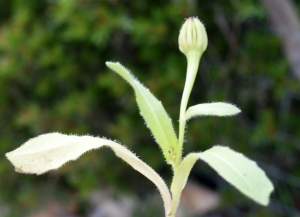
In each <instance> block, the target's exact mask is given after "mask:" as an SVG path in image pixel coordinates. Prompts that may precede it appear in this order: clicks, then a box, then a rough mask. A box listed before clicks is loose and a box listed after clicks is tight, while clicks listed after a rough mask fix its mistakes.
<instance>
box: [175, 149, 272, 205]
mask: <svg viewBox="0 0 300 217" xmlns="http://www.w3.org/2000/svg"><path fill="white" fill-rule="evenodd" d="M198 159H201V160H203V161H205V162H206V163H208V165H210V166H211V167H212V168H213V169H214V170H215V171H216V172H217V173H219V175H220V176H222V177H223V178H224V179H225V180H226V181H228V182H229V183H230V184H232V185H233V186H234V187H236V188H237V189H238V190H240V191H241V192H242V193H244V194H245V195H247V196H248V197H250V198H251V199H253V200H254V201H256V202H257V203H260V204H262V205H268V203H269V197H270V194H271V192H272V191H273V189H274V187H273V184H272V183H271V181H270V180H269V179H268V177H267V176H266V174H265V172H264V171H263V170H262V169H260V168H259V167H258V166H257V164H256V162H254V161H252V160H250V159H248V158H247V157H245V156H244V155H242V154H240V153H237V152H235V151H233V150H231V149H229V148H228V147H223V146H215V147H213V148H211V149H209V150H206V151H204V152H202V153H191V154H189V155H187V156H186V157H185V158H184V160H183V162H182V163H181V165H180V167H179V169H178V171H177V173H176V174H175V176H174V178H173V180H174V181H173V185H172V186H171V192H172V195H173V198H174V196H176V197H178V194H179V193H178V192H179V190H180V193H181V190H182V189H183V188H184V186H185V185H186V181H187V178H188V175H189V173H190V171H191V169H192V167H193V165H194V164H195V162H196V161H197V160H198ZM179 197H180V195H179Z"/></svg>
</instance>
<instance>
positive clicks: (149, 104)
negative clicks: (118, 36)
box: [106, 62, 177, 163]
mask: <svg viewBox="0 0 300 217" xmlns="http://www.w3.org/2000/svg"><path fill="white" fill-rule="evenodd" d="M106 65H107V66H108V67H109V68H111V69H112V70H113V71H115V72H116V73H118V74H119V75H120V76H121V77H123V78H124V79H125V80H126V81H127V82H128V83H129V84H130V85H131V86H132V87H133V89H134V92H135V94H136V101H137V104H138V107H139V109H140V113H141V115H142V117H143V118H144V119H145V122H146V124H147V127H148V128H149V129H150V130H151V132H152V134H153V136H154V138H155V140H156V142H157V143H158V144H159V146H160V147H161V149H162V151H163V154H164V156H165V158H166V160H167V162H168V163H171V162H172V161H173V160H172V156H173V154H174V153H173V150H174V148H175V146H176V145H177V138H176V135H175V131H174V128H173V125H172V121H171V119H170V117H169V116H168V114H167V112H166V111H165V109H164V107H163V105H162V103H161V102H160V101H159V100H158V99H157V98H156V97H155V96H154V95H153V94H152V93H151V92H150V91H149V89H147V88H146V87H145V86H143V85H142V84H141V83H140V82H139V81H138V80H137V79H136V78H134V76H133V75H132V74H131V73H130V72H129V70H127V69H126V68H125V67H123V66H122V65H121V64H120V63H112V62H106Z"/></svg>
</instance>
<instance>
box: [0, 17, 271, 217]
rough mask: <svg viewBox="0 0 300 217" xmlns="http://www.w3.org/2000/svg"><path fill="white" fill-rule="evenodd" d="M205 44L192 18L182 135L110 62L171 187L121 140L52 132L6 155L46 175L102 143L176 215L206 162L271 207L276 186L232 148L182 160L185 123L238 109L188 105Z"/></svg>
mask: <svg viewBox="0 0 300 217" xmlns="http://www.w3.org/2000/svg"><path fill="white" fill-rule="evenodd" d="M206 47H207V35H206V31H205V28H204V26H203V24H202V23H201V22H200V21H199V20H198V18H193V17H191V18H188V19H187V20H186V22H185V23H184V25H183V26H182V29H181V31H180V34H179V49H180V50H181V52H182V53H184V54H185V55H186V57H187V75H186V82H185V87H184V91H183V96H182V100H181V106H180V116H179V136H178V139H177V136H176V134H175V131H174V129H173V125H172V121H171V119H170V118H169V116H168V114H167V113H166V111H165V109H164V107H163V105H162V103H161V102H160V101H159V100H157V99H156V98H155V97H154V95H153V94H152V93H151V92H150V91H149V89H147V88H146V87H145V86H143V85H142V84H141V83H140V82H139V81H138V80H137V79H136V78H135V77H134V76H133V75H132V74H131V73H130V72H129V71H128V70H127V69H126V68H125V67H123V66H122V65H121V64H119V63H113V62H106V65H107V66H108V67H109V68H111V69H112V70H113V71H115V72H116V73H117V74H119V75H120V76H121V77H123V78H124V79H125V80H126V81H127V82H128V83H129V84H130V85H131V86H132V88H133V89H134V92H135V95H136V100H137V104H138V107H139V109H140V113H141V115H142V117H143V118H144V119H145V122H146V124H147V126H148V128H149V129H150V130H151V132H152V134H153V136H154V138H155V140H156V142H157V143H158V145H159V146H160V148H161V149H162V152H163V155H164V157H165V160H166V162H167V163H168V164H170V165H171V167H172V170H173V174H174V176H173V180H172V184H171V187H170V190H169V188H168V187H167V185H166V184H165V182H164V181H163V180H162V178H161V177H160V176H159V175H158V174H157V173H156V172H155V171H154V170H153V169H152V168H151V167H149V166H148V165H147V164H146V163H144V162H143V161H141V160H140V159H139V158H138V157H137V156H136V155H135V154H134V153H132V152H131V151H129V150H128V149H127V148H126V147H124V146H122V145H120V144H119V143H117V142H114V141H111V140H108V139H104V138H98V137H92V136H76V135H63V134H60V133H48V134H44V135H40V136H38V137H35V138H33V139H30V140H29V141H27V142H26V143H25V144H23V145H22V146H21V147H19V148H18V149H16V150H14V151H12V152H9V153H7V154H6V157H7V158H8V159H9V160H10V161H11V163H12V164H13V165H14V166H15V169H16V171H17V172H20V173H35V174H42V173H45V172H47V171H49V170H53V169H57V168H59V167H60V166H62V165H63V164H65V163H66V162H68V161H70V160H75V159H77V158H78V157H79V156H81V155H82V154H83V153H85V152H87V151H89V150H92V149H97V148H100V147H102V146H108V147H110V148H111V149H112V150H113V151H114V152H115V154H116V155H117V156H118V157H120V158H121V159H123V160H124V161H125V162H127V163H128V164H129V165H131V166H132V167H133V168H134V169H135V170H137V171H139V172H140V173H142V174H143V175H144V176H146V177H147V178H148V179H150V180H151V181H152V182H153V183H154V184H155V185H156V186H157V188H158V190H159V191H160V194H161V196H162V199H163V201H164V207H165V216H168V217H174V216H175V215H176V210H177V207H178V205H179V201H180V196H181V191H182V189H183V188H184V186H185V184H186V182H187V179H188V176H189V173H190V171H191V169H192V167H193V165H194V164H195V162H196V161H197V160H198V159H201V160H203V161H205V162H206V163H207V164H208V165H210V166H211V167H212V168H213V169H214V170H216V171H217V172H218V173H219V174H220V175H221V176H222V177H223V178H224V179H225V180H227V181H228V182H229V183H230V184H232V185H233V186H235V187H236V188H237V189H238V190H240V191H241V192H242V193H244V194H245V195H247V196H248V197H250V198H251V199H253V200H254V201H256V202H258V203H260V204H262V205H267V204H268V203H269V196H270V193H271V192H272V190H273V185H272V183H271V182H270V181H269V179H268V178H267V176H266V175H265V173H264V171H262V170H261V169H260V168H259V167H258V166H257V164H256V163H255V162H253V161H251V160H249V159H248V158H246V157H244V156H243V155H242V154H240V153H237V152H235V151H233V150H231V149H229V148H228V147H223V146H214V147H212V148H210V149H208V150H206V151H204V152H200V153H190V154H188V155H187V156H185V157H184V158H182V149H183V142H184V132H185V125H186V122H187V121H188V120H189V119H191V118H193V117H197V116H207V115H214V116H231V115H235V114H238V113H239V112H240V110H239V109H238V108H237V107H236V106H234V105H232V104H228V103H222V102H217V103H203V104H198V105H195V106H191V107H189V108H188V109H187V103H188V99H189V96H190V93H191V90H192V87H193V85H194V81H195V76H196V73H197V71H198V65H199V61H200V58H201V56H202V54H203V52H204V51H205V50H206Z"/></svg>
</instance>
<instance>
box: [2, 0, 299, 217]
mask: <svg viewBox="0 0 300 217" xmlns="http://www.w3.org/2000/svg"><path fill="white" fill-rule="evenodd" d="M299 13H300V2H299V1H292V0H243V1H239V0H229V1H219V0H210V1H206V0H169V1H159V0H143V1H130V0H122V1H121V0H60V1H58V0H30V1H23V0H0V120H1V121H0V153H1V156H2V157H1V158H0V216H7V217H19V216H22V217H23V216H25V217H62V216H63V217H119V216H123V217H126V216H128V217H129V216H133V217H135V216H136V217H137V216H144V217H153V216H163V215H164V214H163V205H162V200H161V199H160V198H159V197H158V194H157V190H156V189H155V186H154V185H153V184H152V183H151V182H150V181H148V180H147V179H146V178H144V177H143V176H142V175H140V174H139V173H137V172H136V171H134V170H133V169H132V168H131V167H129V166H128V165H127V164H124V163H123V162H122V161H121V160H119V159H118V158H116V157H115V156H114V154H113V153H112V151H111V150H109V149H101V150H100V151H92V152H89V153H87V154H85V155H84V156H83V157H81V158H80V160H78V161H76V162H71V163H68V164H67V165H65V166H63V167H62V168H60V169H59V170H56V171H51V172H49V173H47V174H44V175H41V176H36V175H24V174H18V173H16V172H15V171H14V169H13V167H12V165H10V163H9V162H8V161H7V160H6V158H5V156H4V154H5V153H6V152H9V151H11V150H13V149H15V148H17V147H19V146H20V145H21V144H23V143H24V142H25V141H27V140H28V139H29V138H32V137H35V136H37V135H39V134H42V133H46V132H62V133H66V134H71V133H72V134H79V135H83V134H91V135H95V136H97V135H99V136H103V137H107V138H112V139H117V140H118V141H120V142H121V143H122V144H125V145H126V146H128V147H129V148H130V149H131V150H133V151H134V152H135V153H137V155H138V156H140V157H141V158H142V159H143V160H144V161H145V162H147V163H148V164H149V165H150V166H152V167H153V168H154V169H155V170H156V171H158V172H159V173H160V174H161V175H162V177H163V178H164V179H165V180H166V182H167V183H168V184H169V183H170V180H171V178H172V172H171V170H170V168H169V166H167V165H165V162H164V159H163V157H162V154H161V152H160V150H159V148H158V146H157V144H155V142H154V141H153V138H152V136H151V134H150V133H149V130H148V129H147V128H146V126H145V124H144V121H143V119H142V118H141V117H140V115H139V111H138V108H137V106H136V102H135V98H134V94H133V91H132V89H131V87H130V86H129V85H128V84H127V83H126V82H125V81H124V80H122V78H120V77H119V76H118V75H116V74H115V73H114V72H112V71H110V70H109V69H108V68H106V67H105V61H108V60H110V61H120V62H121V63H123V64H124V65H125V66H126V67H128V68H129V69H131V70H132V72H133V73H134V74H135V75H136V76H137V77H138V79H139V80H140V81H141V82H143V83H144V84H145V85H146V86H147V87H149V89H150V90H151V91H152V92H153V93H154V94H155V95H156V96H157V97H158V98H159V99H160V100H161V101H162V102H163V105H164V107H165V108H166V110H167V111H168V113H169V114H170V116H171V118H172V119H173V122H174V125H175V128H176V130H177V128H178V126H177V125H178V122H177V120H178V116H179V105H180V100H181V94H182V89H183V86H184V80H185V70H186V59H185V56H184V55H183V54H181V53H180V51H179V49H178V43H177V39H178V33H179V29H180V27H181V25H182V24H183V22H184V19H185V18H187V17H189V16H198V17H199V19H200V20H202V21H203V22H204V24H205V26H206V28H207V33H208V37H209V43H208V48H207V50H206V52H205V53H204V55H203V57H202V59H201V64H200V67H199V73H198V75H197V78H196V81H195V87H194V89H193V92H192V95H191V98H190V101H189V105H194V104H198V103H202V102H215V101H226V102H232V103H234V104H236V105H237V106H238V107H240V108H241V109H242V113H241V114H239V115H238V116H235V117H232V118H217V117H205V118H204V117H203V118H198V119H193V120H191V121H189V123H188V128H187V134H186V140H187V142H186V144H185V146H184V150H185V153H188V152H191V151H204V150H206V149H208V148H210V147H212V146H213V145H215V144H222V145H226V146H229V147H231V148H232V149H234V150H236V151H239V152H242V153H244V154H245V155H246V156H248V157H250V158H251V159H253V160H255V161H257V162H258V164H259V165H260V167H262V168H263V169H264V170H265V171H266V173H267V175H268V177H269V178H270V179H271V180H272V182H273V183H274V186H275V188H276V190H275V192H274V193H273V194H272V197H271V202H270V205H269V206H268V207H262V206H259V205H257V204H255V203H254V202H252V201H251V200H250V199H248V198H246V197H245V196H243V195H242V194H241V193H239V192H238V191H237V190H235V189H234V188H233V187H231V186H230V185H229V184H227V183H226V182H225V181H224V180H222V179H221V178H220V177H219V176H218V175H217V174H216V173H215V172H214V171H213V170H212V169H210V168H209V167H208V166H207V165H206V164H205V163H203V162H200V161H199V162H198V163H197V164H196V166H195V169H194V170H193V174H192V176H191V179H190V181H189V185H188V187H187V188H186V189H185V191H184V194H183V202H182V205H181V208H180V212H179V215H180V216H193V217H197V216H205V217H227V216H230V217H240V216H246V217H250V216H251V217H252V216H256V217H264V216H275V217H280V216H286V217H294V216H300V161H299V160H298V159H299V156H300V18H299ZM197 192H199V194H198V193H197ZM193 194H195V195H193ZM209 201H210V202H209ZM202 203H206V204H204V205H201V206H200V205H199V204H202Z"/></svg>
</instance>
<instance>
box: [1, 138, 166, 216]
mask: <svg viewBox="0 0 300 217" xmlns="http://www.w3.org/2000/svg"><path fill="white" fill-rule="evenodd" d="M103 146H107V147H110V148H111V149H112V150H113V151H114V152H115V154H116V155H117V156H118V157H119V158H121V159H122V160H124V161H125V162H127V163H128V164H129V165H130V166H132V167H133V168H134V169H135V170H137V171H138V172H140V173H141V174H143V175H144V176H146V177H147V178H148V179H149V180H151V181H152V182H153V183H154V184H155V185H156V187H157V188H158V190H159V191H160V194H161V196H162V198H163V201H164V205H165V210H166V213H168V212H169V211H170V206H171V196H170V193H169V190H168V187H167V186H166V184H165V182H164V181H163V180H162V178H161V177H160V176H159V175H158V174H157V173H156V172H155V171H154V170H153V169H152V168H151V167H149V166H148V165H147V164H146V163H144V162H143V161H141V160H140V159H139V158H138V157H137V156H136V155H135V154H134V153H132V152H131V151H129V150H128V149H127V148H126V147H124V146H122V145H120V144H118V143H116V142H113V141H111V140H108V139H102V138H98V137H92V136H75V135H64V134H60V133H48V134H44V135H40V136H38V137H35V138H33V139H30V140H28V141H27V142H26V143H24V144H23V145H22V146H20V147H19V148H17V149H16V150H14V151H12V152H9V153H7V154H6V157H7V158H8V160H9V161H10V162H11V163H12V164H13V165H14V167H15V169H16V171H17V172H20V173H31V174H42V173H45V172H47V171H49V170H53V169H57V168H59V167H61V166H62V165H63V164H65V163H66V162H68V161H71V160H76V159H77V158H79V157H80V156H81V155H82V154H84V153H85V152H87V151H89V150H92V149H98V148H101V147H103Z"/></svg>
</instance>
